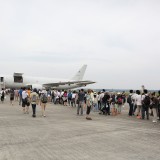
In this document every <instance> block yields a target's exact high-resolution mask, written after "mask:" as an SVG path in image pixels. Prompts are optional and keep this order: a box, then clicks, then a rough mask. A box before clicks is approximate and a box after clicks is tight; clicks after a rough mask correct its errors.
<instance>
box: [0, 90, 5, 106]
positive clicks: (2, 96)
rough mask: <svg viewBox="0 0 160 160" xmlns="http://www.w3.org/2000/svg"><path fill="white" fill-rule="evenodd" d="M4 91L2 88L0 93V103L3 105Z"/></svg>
mask: <svg viewBox="0 0 160 160" xmlns="http://www.w3.org/2000/svg"><path fill="white" fill-rule="evenodd" d="M5 94H6V93H5V91H4V88H2V91H1V102H2V103H3V102H4V97H5Z"/></svg>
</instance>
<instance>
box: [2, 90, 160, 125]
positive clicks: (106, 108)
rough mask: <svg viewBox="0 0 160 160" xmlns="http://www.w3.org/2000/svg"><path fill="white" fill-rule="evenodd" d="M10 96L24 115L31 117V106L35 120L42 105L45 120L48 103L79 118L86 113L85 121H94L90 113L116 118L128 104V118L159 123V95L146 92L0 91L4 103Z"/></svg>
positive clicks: (11, 101) (11, 100)
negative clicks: (67, 108) (73, 109)
mask: <svg viewBox="0 0 160 160" xmlns="http://www.w3.org/2000/svg"><path fill="white" fill-rule="evenodd" d="M8 93H9V95H10V103H11V105H13V102H14V101H19V105H22V108H23V113H24V114H28V113H29V106H30V105H31V106H32V112H33V113H32V116H33V117H36V105H38V104H40V106H41V112H42V116H43V117H46V114H45V110H46V104H47V103H53V104H55V105H56V104H62V105H64V106H70V107H77V115H83V114H84V109H85V110H86V119H87V120H92V118H91V117H90V112H91V110H93V111H94V112H98V113H99V114H102V115H112V116H116V115H118V114H121V111H122V108H123V106H124V104H125V103H128V104H129V113H128V116H130V117H131V116H135V117H137V118H138V119H142V120H144V119H145V118H146V119H147V120H149V118H150V116H153V118H152V122H154V123H156V122H157V120H158V119H160V91H159V92H158V93H155V92H152V93H148V91H147V90H146V89H144V90H143V91H140V90H136V91H133V90H130V91H129V93H128V94H127V93H125V92H122V93H120V92H117V93H114V92H108V91H105V90H104V89H103V90H102V91H100V92H94V91H93V90H91V89H88V90H87V91H84V89H80V90H78V91H76V90H74V91H71V90H69V91H63V90H61V91H59V90H37V89H36V88H34V89H33V90H30V89H26V88H21V89H20V90H16V89H15V90H13V89H11V90H7V91H5V90H4V89H2V90H1V92H0V96H1V101H2V103H3V102H4V99H5V95H6V94H8Z"/></svg>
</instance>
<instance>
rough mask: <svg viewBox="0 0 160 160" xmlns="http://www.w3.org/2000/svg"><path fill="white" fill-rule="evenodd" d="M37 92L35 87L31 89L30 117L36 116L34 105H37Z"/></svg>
mask: <svg viewBox="0 0 160 160" xmlns="http://www.w3.org/2000/svg"><path fill="white" fill-rule="evenodd" d="M38 98H39V96H38V94H37V89H36V88H34V89H33V92H32V93H31V94H30V101H31V104H32V112H33V114H32V117H36V105H38Z"/></svg>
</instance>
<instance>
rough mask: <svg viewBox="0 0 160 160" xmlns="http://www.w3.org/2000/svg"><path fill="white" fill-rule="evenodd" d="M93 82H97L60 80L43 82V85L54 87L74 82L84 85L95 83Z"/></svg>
mask: <svg viewBox="0 0 160 160" xmlns="http://www.w3.org/2000/svg"><path fill="white" fill-rule="evenodd" d="M93 83H96V82H93V81H70V82H69V81H68V82H58V83H47V84H43V87H48V88H52V87H58V86H61V85H71V84H74V85H77V86H80V85H82V86H84V85H88V84H93Z"/></svg>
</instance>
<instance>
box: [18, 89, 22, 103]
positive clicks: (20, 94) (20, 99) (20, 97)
mask: <svg viewBox="0 0 160 160" xmlns="http://www.w3.org/2000/svg"><path fill="white" fill-rule="evenodd" d="M22 92H23V89H22V88H21V89H20V90H19V91H18V95H19V105H21V103H22Z"/></svg>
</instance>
